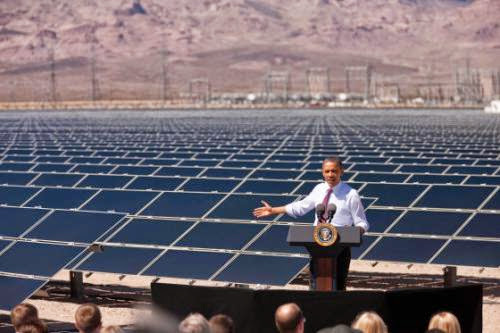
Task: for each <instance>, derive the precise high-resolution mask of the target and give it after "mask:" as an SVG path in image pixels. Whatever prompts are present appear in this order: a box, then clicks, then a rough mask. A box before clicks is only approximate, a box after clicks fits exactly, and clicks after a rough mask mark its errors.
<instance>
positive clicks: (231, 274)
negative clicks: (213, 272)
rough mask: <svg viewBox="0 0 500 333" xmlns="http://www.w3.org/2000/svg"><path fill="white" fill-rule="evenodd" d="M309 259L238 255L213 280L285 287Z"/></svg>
mask: <svg viewBox="0 0 500 333" xmlns="http://www.w3.org/2000/svg"><path fill="white" fill-rule="evenodd" d="M308 262H309V259H306V258H289V257H270V256H257V255H240V256H239V257H238V258H236V260H235V261H233V262H232V263H231V264H230V265H229V266H228V267H226V268H225V269H224V270H223V271H222V272H220V273H219V274H218V275H217V276H216V278H215V280H217V281H228V282H239V283H253V284H270V285H285V284H287V283H288V282H289V281H290V280H291V279H293V278H294V277H295V275H297V273H299V272H300V271H301V270H302V268H304V266H305V265H307V264H308ZM255 267H259V274H255Z"/></svg>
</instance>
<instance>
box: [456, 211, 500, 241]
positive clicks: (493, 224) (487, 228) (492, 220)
mask: <svg viewBox="0 0 500 333" xmlns="http://www.w3.org/2000/svg"><path fill="white" fill-rule="evenodd" d="M459 236H473V237H495V238H500V214H476V215H474V217H473V218H472V219H471V220H470V221H469V222H468V223H467V225H466V226H465V228H463V229H462V230H461V231H460V233H459Z"/></svg>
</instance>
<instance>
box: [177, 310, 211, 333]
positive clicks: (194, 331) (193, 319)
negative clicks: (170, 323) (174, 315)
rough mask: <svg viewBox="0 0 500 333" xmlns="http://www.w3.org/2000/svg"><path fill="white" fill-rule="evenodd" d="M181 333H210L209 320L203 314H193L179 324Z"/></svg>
mask: <svg viewBox="0 0 500 333" xmlns="http://www.w3.org/2000/svg"><path fill="white" fill-rule="evenodd" d="M179 332H180V333H210V326H209V325H208V321H207V319H206V318H205V317H204V316H203V315H202V314H201V313H191V314H190V315H189V316H187V317H186V318H185V319H184V320H183V321H181V323H180V324H179Z"/></svg>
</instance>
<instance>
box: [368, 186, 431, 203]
mask: <svg viewBox="0 0 500 333" xmlns="http://www.w3.org/2000/svg"><path fill="white" fill-rule="evenodd" d="M426 187H427V186H425V185H400V184H367V185H366V186H365V187H364V188H363V189H362V190H361V192H360V193H361V195H362V196H364V197H375V198H378V199H377V201H375V203H374V205H377V206H400V207H408V206H409V205H410V204H411V203H412V202H413V201H414V200H415V199H416V198H417V197H418V196H419V195H420V194H421V193H422V191H423V190H424V189H425V188H426Z"/></svg>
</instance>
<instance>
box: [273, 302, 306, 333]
mask: <svg viewBox="0 0 500 333" xmlns="http://www.w3.org/2000/svg"><path fill="white" fill-rule="evenodd" d="M305 321H306V318H304V315H303V314H302V310H301V309H300V307H299V306H298V305H297V304H295V303H286V304H283V305H281V306H279V307H278V308H277V309H276V313H275V314H274V322H275V324H276V328H277V329H278V331H279V332H280V333H302V332H304V324H305Z"/></svg>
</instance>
